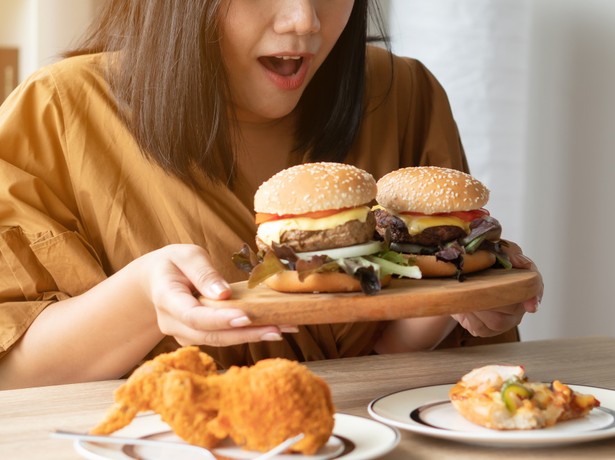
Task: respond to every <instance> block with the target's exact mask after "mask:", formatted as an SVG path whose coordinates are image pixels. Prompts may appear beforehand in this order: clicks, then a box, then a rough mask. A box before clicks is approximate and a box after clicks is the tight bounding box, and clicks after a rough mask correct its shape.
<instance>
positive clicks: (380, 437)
mask: <svg viewBox="0 0 615 460" xmlns="http://www.w3.org/2000/svg"><path fill="white" fill-rule="evenodd" d="M115 434H116V435H118V436H126V437H131V438H135V437H136V438H148V439H156V440H159V441H169V442H183V441H181V440H180V439H179V438H177V436H175V434H173V432H172V431H171V430H170V428H169V426H168V425H167V424H166V423H164V422H163V421H162V420H160V417H159V416H158V415H156V414H145V415H141V416H138V417H136V418H135V419H134V420H133V421H132V423H131V424H130V425H128V426H127V427H125V428H122V429H121V430H118V431H117V432H116V433H115ZM399 440H400V434H399V431H398V430H397V429H396V428H394V427H391V426H389V425H386V424H383V423H380V422H377V421H375V420H371V419H369V418H365V417H357V416H354V415H348V414H335V426H334V427H333V436H331V438H330V439H329V441H328V442H327V444H326V445H325V446H324V447H323V448H322V449H321V450H319V451H318V452H317V454H316V455H297V454H294V455H278V456H276V457H274V459H276V460H325V459H330V458H339V459H343V460H369V459H373V458H377V457H380V456H382V455H384V454H386V453H388V452H390V451H391V450H393V449H394V448H395V447H396V446H397V444H399ZM75 450H76V451H77V452H78V453H79V454H80V455H81V456H82V457H85V458H87V459H90V460H134V459H142V460H163V459H164V460H170V459H172V460H180V459H182V458H185V459H188V458H194V456H192V457H190V453H189V452H182V451H181V450H179V449H173V448H169V449H160V448H159V447H156V448H151V447H143V446H140V447H137V446H125V445H121V444H104V443H98V442H89V441H76V442H75ZM212 450H213V452H214V453H215V454H219V455H223V456H224V457H226V458H233V459H238V460H240V459H241V460H243V459H251V458H253V457H255V456H257V455H258V453H255V452H249V451H245V450H242V449H240V448H238V447H236V446H234V445H232V444H230V443H228V442H226V443H223V444H221V445H220V446H218V447H217V448H216V449H212ZM192 455H194V454H192Z"/></svg>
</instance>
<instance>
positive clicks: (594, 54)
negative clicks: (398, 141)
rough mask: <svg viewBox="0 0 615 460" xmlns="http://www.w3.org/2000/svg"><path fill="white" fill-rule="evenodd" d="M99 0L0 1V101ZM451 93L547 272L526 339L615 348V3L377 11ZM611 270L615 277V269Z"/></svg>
mask: <svg viewBox="0 0 615 460" xmlns="http://www.w3.org/2000/svg"><path fill="white" fill-rule="evenodd" d="M104 1H105V0H0V101H1V100H2V99H3V98H4V95H5V94H6V92H8V91H10V90H11V89H12V87H14V85H15V84H17V82H18V81H20V80H22V79H23V78H24V77H25V76H27V75H29V74H30V73H31V72H33V71H34V70H36V69H37V68H39V67H40V66H43V65H46V64H49V63H51V62H53V61H54V60H56V59H57V54H58V53H59V52H60V51H62V50H63V49H65V48H66V47H67V46H69V45H70V44H71V43H73V42H74V39H75V38H76V37H77V36H78V35H79V34H80V33H82V31H83V30H84V29H85V27H86V26H87V24H88V22H89V20H90V19H91V17H92V15H93V14H94V12H95V10H96V8H97V7H98V5H99V4H100V3H102V2H104ZM380 5H381V7H382V9H383V12H384V13H385V19H386V25H387V29H388V33H389V35H390V38H391V41H392V47H393V51H394V52H395V53H397V54H401V55H406V56H411V57H415V58H418V59H420V60H421V61H423V62H424V63H425V64H426V65H427V66H428V68H429V69H430V70H431V71H432V72H433V73H434V74H435V76H436V77H437V78H438V79H439V80H440V82H441V83H442V85H443V86H444V88H445V89H446V90H447V92H448V95H449V98H450V101H451V105H452V108H453V113H454V115H455V118H456V119H457V123H458V125H459V129H460V131H461V136H462V139H463V143H464V145H465V149H466V152H467V155H468V159H469V162H470V165H471V169H472V173H473V174H474V175H475V176H476V177H478V178H479V179H481V180H482V181H483V182H485V183H486V184H487V186H488V187H489V188H490V190H491V199H490V203H489V206H488V208H489V210H490V211H491V214H492V215H493V216H495V217H496V218H498V219H499V220H500V221H501V223H502V225H503V227H504V237H506V238H507V239H510V240H513V241H516V242H518V243H519V244H520V245H521V246H522V247H523V249H524V251H525V253H526V254H527V255H528V256H530V257H531V258H532V259H533V260H534V261H535V262H536V263H537V265H538V266H539V268H540V270H541V272H542V275H543V278H544V282H545V294H544V298H543V302H542V304H541V306H540V309H539V311H538V313H537V314H535V315H528V316H526V318H525V320H524V322H523V324H522V326H521V335H522V339H523V340H534V339H542V338H554V337H573V336H579V335H609V336H614V335H615V301H614V298H615V297H614V295H613V290H614V289H615V277H614V276H613V272H611V269H612V267H611V265H612V264H613V261H614V260H615V243H614V242H613V240H614V238H613V235H612V233H613V231H612V230H613V229H615V212H614V211H615V205H614V204H613V202H614V201H615V2H614V1H612V0H381V1H380ZM614 271H615V270H614Z"/></svg>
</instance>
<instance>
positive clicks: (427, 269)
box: [407, 251, 495, 278]
mask: <svg viewBox="0 0 615 460" xmlns="http://www.w3.org/2000/svg"><path fill="white" fill-rule="evenodd" d="M407 257H408V258H410V259H412V260H413V261H414V263H415V264H416V265H417V266H418V267H419V268H420V269H421V274H422V275H423V278H445V277H449V276H454V275H455V274H456V273H457V267H455V265H454V264H452V263H450V262H444V261H442V260H438V259H436V256H428V255H408V256H407ZM493 264H495V255H494V254H493V253H491V252H489V251H476V252H475V253H473V254H464V255H463V269H462V270H461V273H464V274H467V273H474V272H478V271H481V270H486V269H487V268H489V267H491V266H492V265H493Z"/></svg>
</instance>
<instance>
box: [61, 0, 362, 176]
mask: <svg viewBox="0 0 615 460" xmlns="http://www.w3.org/2000/svg"><path fill="white" fill-rule="evenodd" d="M369 2H370V0H355V2H354V7H353V10H352V12H351V15H350V19H349V21H348V24H347V26H346V28H345V29H344V31H343V32H342V34H341V36H340V38H339V40H338V42H337V43H336V45H335V46H334V48H333V50H332V51H331V54H330V55H329V56H328V58H327V59H326V60H325V62H324V63H323V65H322V66H321V68H320V69H319V70H318V72H317V73H316V75H315V76H314V78H313V80H312V81H311V82H310V84H309V85H308V87H307V88H306V91H305V93H304V94H303V96H302V98H301V100H300V102H299V104H298V107H297V113H298V119H299V120H298V123H297V126H298V128H297V132H296V145H295V150H296V152H297V153H298V154H301V155H306V156H307V158H308V159H310V160H329V161H343V159H344V157H345V156H346V154H347V152H348V150H349V148H350V146H351V145H352V143H353V141H354V140H355V138H356V135H357V132H358V130H359V126H360V122H361V117H362V112H363V93H364V86H365V56H366V49H365V45H366V42H367V23H368V3H369ZM221 4H222V2H221V0H148V1H142V0H108V1H107V2H106V3H105V4H104V6H103V7H102V8H101V10H100V16H99V18H98V19H97V20H96V21H95V22H94V23H93V24H92V26H91V28H90V29H89V31H88V32H87V33H86V35H85V37H84V38H83V40H82V42H81V43H80V44H79V45H78V46H77V47H76V48H75V49H73V50H71V51H69V52H67V53H66V54H65V56H74V55H81V54H91V53H98V52H103V51H119V50H121V53H117V57H118V60H117V61H116V62H114V63H113V65H111V66H110V73H109V78H110V82H111V85H112V88H113V90H114V92H115V94H116V96H117V98H118V100H119V102H120V104H121V106H123V107H125V108H126V110H125V113H126V121H127V124H128V126H129V128H130V129H131V131H132V132H133V134H134V136H135V138H136V140H137V142H138V144H139V145H140V147H141V149H142V151H143V152H144V154H145V155H147V156H148V157H150V158H151V159H153V160H154V161H156V162H157V163H158V164H160V165H161V166H162V167H163V168H164V169H165V170H167V171H168V172H169V173H171V174H175V175H176V176H178V177H180V178H181V179H182V180H184V181H186V182H188V183H195V182H196V179H197V178H198V177H200V176H201V175H204V176H205V177H207V178H209V179H212V180H216V181H218V180H219V181H223V182H226V183H231V182H232V180H233V168H234V165H235V154H234V149H233V145H234V142H233V136H235V134H236V133H235V130H234V125H233V123H232V121H230V120H229V116H228V114H229V106H228V101H230V97H229V86H228V80H227V76H226V72H225V69H224V65H223V61H222V56H221V52H220V47H219V45H218V41H219V36H220V30H221V29H220V24H219V19H220V18H221V17H222V15H221V14H220V8H221Z"/></svg>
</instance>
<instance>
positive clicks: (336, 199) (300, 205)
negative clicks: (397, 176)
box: [254, 162, 376, 215]
mask: <svg viewBox="0 0 615 460" xmlns="http://www.w3.org/2000/svg"><path fill="white" fill-rule="evenodd" d="M375 197H376V181H375V179H374V177H373V176H372V175H371V174H369V173H368V172H366V171H363V170H362V169H359V168H357V167H355V166H351V165H347V164H342V163H327V162H321V163H305V164H301V165H297V166H293V167H291V168H288V169H284V170H282V171H280V172H278V173H277V174H275V175H274V176H272V177H271V178H270V179H269V180H267V181H266V182H264V183H263V184H262V185H261V186H260V187H259V188H258V190H257V191H256V194H255V195H254V210H255V211H256V212H259V213H268V214H278V215H284V214H305V213H308V212H315V211H327V210H331V209H341V208H353V207H356V206H361V205H365V204H367V203H369V202H371V201H372V200H373V199H374V198H375Z"/></svg>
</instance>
